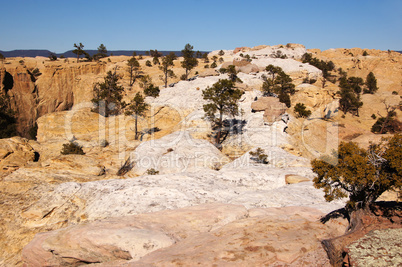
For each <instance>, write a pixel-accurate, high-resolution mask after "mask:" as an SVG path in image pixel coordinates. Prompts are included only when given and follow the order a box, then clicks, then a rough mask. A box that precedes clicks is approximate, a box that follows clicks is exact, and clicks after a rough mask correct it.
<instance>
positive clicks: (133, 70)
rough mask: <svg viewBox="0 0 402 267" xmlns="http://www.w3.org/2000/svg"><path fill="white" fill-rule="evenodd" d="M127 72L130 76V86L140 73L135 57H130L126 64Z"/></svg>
mask: <svg viewBox="0 0 402 267" xmlns="http://www.w3.org/2000/svg"><path fill="white" fill-rule="evenodd" d="M127 71H128V73H129V75H130V82H129V84H130V86H132V85H133V84H134V82H135V80H136V79H137V78H138V76H139V75H140V74H141V73H142V71H141V67H140V63H139V62H138V60H137V59H136V58H135V57H132V58H130V59H129V60H128V62H127Z"/></svg>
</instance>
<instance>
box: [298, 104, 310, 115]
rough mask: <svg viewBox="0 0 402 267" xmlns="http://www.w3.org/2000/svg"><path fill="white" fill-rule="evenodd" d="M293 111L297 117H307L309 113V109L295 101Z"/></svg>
mask: <svg viewBox="0 0 402 267" xmlns="http://www.w3.org/2000/svg"><path fill="white" fill-rule="evenodd" d="M294 112H295V113H296V117H298V118H307V117H309V116H310V115H311V111H310V110H308V109H306V106H305V105H304V104H302V103H297V104H296V105H295V107H294Z"/></svg>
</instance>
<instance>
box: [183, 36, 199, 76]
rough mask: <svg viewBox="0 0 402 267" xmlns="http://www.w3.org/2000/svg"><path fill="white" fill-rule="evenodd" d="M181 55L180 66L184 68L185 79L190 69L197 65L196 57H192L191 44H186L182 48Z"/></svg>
mask: <svg viewBox="0 0 402 267" xmlns="http://www.w3.org/2000/svg"><path fill="white" fill-rule="evenodd" d="M181 54H182V56H183V61H182V62H181V66H182V67H183V68H184V69H185V70H186V80H187V79H188V74H189V73H190V71H191V70H192V69H193V68H195V67H196V66H197V65H198V60H197V58H195V57H194V51H193V46H192V45H190V44H186V45H185V47H184V49H183V50H181Z"/></svg>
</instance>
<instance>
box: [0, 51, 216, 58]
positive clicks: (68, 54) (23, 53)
mask: <svg viewBox="0 0 402 267" xmlns="http://www.w3.org/2000/svg"><path fill="white" fill-rule="evenodd" d="M85 52H87V53H88V54H89V55H91V56H93V55H95V54H96V53H98V52H99V51H98V50H85ZM133 52H136V53H137V55H145V52H146V51H145V50H113V51H108V55H111V54H113V56H132V55H133ZM159 52H160V53H162V54H163V55H164V56H166V55H168V54H169V53H170V52H174V53H175V54H176V55H177V56H181V51H159ZM205 52H206V53H209V52H210V51H201V53H205ZM0 53H1V54H2V55H3V56H5V57H48V56H49V55H50V53H53V52H51V51H49V50H35V49H28V50H12V51H1V50H0ZM54 54H55V55H56V56H57V57H60V56H64V57H77V55H76V54H74V53H73V50H69V51H67V52H64V53H54Z"/></svg>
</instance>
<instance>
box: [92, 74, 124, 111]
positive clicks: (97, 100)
mask: <svg viewBox="0 0 402 267" xmlns="http://www.w3.org/2000/svg"><path fill="white" fill-rule="evenodd" d="M118 81H119V76H118V75H117V74H116V72H114V73H112V72H111V71H109V72H108V73H107V75H106V77H105V78H104V82H103V83H97V84H95V86H94V88H93V94H94V98H93V99H92V103H94V105H95V108H94V109H93V111H95V112H97V113H99V114H100V115H102V116H105V117H108V116H110V115H117V114H119V113H120V111H121V109H122V108H124V107H125V105H126V104H125V103H124V101H122V98H123V96H122V95H123V92H124V88H123V87H122V86H120V85H118V84H117V83H118Z"/></svg>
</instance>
